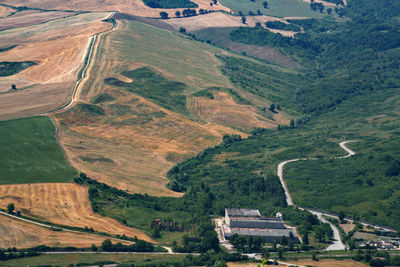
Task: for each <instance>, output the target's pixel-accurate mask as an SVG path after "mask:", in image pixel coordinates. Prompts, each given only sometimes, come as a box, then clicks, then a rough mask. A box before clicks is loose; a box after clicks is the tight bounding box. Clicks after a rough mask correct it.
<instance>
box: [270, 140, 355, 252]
mask: <svg viewBox="0 0 400 267" xmlns="http://www.w3.org/2000/svg"><path fill="white" fill-rule="evenodd" d="M349 142H356V141H343V142H341V143H340V144H339V146H340V147H341V148H343V149H344V150H345V151H346V152H347V155H345V156H337V157H334V159H343V158H348V157H351V156H354V155H355V154H356V152H354V151H353V150H351V149H350V148H348V147H346V144H347V143H349ZM299 160H318V159H317V158H301V159H291V160H286V161H283V162H281V163H279V164H278V168H277V175H278V177H279V180H280V181H281V184H282V187H283V189H284V191H285V196H286V203H287V204H288V205H289V206H293V205H294V203H293V199H292V196H291V195H290V192H289V189H288V188H287V186H286V182H285V180H284V178H283V167H284V166H285V165H286V164H287V163H290V162H295V161H299ZM299 209H302V210H307V211H309V212H311V213H312V214H314V215H316V216H317V217H318V219H319V220H320V221H321V222H324V223H328V224H329V225H330V226H331V228H332V230H333V238H334V240H333V241H332V244H330V245H329V246H328V247H327V248H326V249H325V250H345V249H346V245H345V244H344V243H343V242H342V240H341V239H340V234H339V229H337V227H336V226H335V225H333V224H332V223H331V222H329V221H328V220H326V219H325V217H324V216H327V215H328V214H325V213H323V212H319V211H315V210H310V209H305V208H301V207H299ZM329 216H330V217H332V215H329Z"/></svg>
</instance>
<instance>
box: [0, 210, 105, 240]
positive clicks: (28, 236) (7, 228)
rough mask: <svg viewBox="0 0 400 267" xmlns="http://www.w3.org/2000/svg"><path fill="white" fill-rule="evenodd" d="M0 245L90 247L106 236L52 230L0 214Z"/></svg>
mask: <svg viewBox="0 0 400 267" xmlns="http://www.w3.org/2000/svg"><path fill="white" fill-rule="evenodd" d="M0 236H1V238H0V247H1V248H11V247H16V248H29V247H33V246H38V245H46V246H51V247H68V246H74V247H90V246H91V245H92V244H95V245H97V246H98V245H100V244H101V242H103V241H104V239H107V237H101V236H94V235H88V234H84V233H82V234H78V233H71V232H66V231H53V230H50V229H48V228H45V227H41V226H38V225H34V224H31V223H28V222H23V221H20V220H17V219H13V218H10V217H7V216H4V215H0Z"/></svg>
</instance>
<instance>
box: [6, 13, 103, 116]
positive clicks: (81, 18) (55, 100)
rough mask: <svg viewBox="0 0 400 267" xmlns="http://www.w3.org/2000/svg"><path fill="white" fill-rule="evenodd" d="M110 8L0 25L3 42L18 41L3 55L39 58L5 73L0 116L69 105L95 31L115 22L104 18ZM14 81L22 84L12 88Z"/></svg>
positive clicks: (42, 15) (46, 15)
mask: <svg viewBox="0 0 400 267" xmlns="http://www.w3.org/2000/svg"><path fill="white" fill-rule="evenodd" d="M20 13H22V12H20ZM17 14H18V13H17ZM17 14H16V15H14V16H17ZM61 14H64V13H61ZM61 14H59V13H57V12H55V14H53V12H41V13H38V14H37V16H40V19H50V18H53V17H54V15H57V16H59V15H61ZM66 14H71V13H69V12H68V13H66ZM72 14H73V13H72ZM110 14H111V13H87V14H80V15H76V16H70V17H66V18H59V19H55V20H51V21H48V22H46V23H41V24H37V25H31V26H26V27H19V28H14V29H9V30H3V31H0V47H9V46H11V45H15V46H16V47H14V48H12V49H10V50H8V51H5V52H1V53H0V61H11V62H18V61H33V62H36V63H37V64H36V65H34V66H32V67H29V68H27V69H25V70H23V71H21V72H20V73H17V74H14V75H12V76H7V77H0V92H1V94H0V102H1V103H3V105H1V107H0V119H3V120H5V119H11V118H17V117H23V116H29V115H37V114H39V113H42V112H46V111H49V110H53V109H56V108H57V107H60V106H63V105H65V104H66V103H67V102H68V98H69V96H70V94H71V93H72V89H73V83H74V82H75V81H76V79H77V74H78V72H79V71H80V68H81V66H82V65H83V62H84V59H85V56H86V52H87V49H88V47H89V43H90V39H91V36H92V35H94V34H95V33H99V32H102V31H105V30H107V29H109V28H110V27H111V24H110V23H106V22H102V21H101V20H103V19H105V18H107V17H108V16H109V15H110ZM33 15H34V14H33ZM14 16H11V17H9V18H5V19H13V17H14ZM23 19H24V16H23V15H21V16H17V17H16V18H14V20H16V21H20V20H21V21H23ZM10 23H11V22H10ZM11 84H15V85H16V87H17V90H10V89H11ZM43 97H45V99H43ZM10 101H12V102H11V103H12V105H11V104H10Z"/></svg>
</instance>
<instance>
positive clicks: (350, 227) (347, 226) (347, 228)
mask: <svg viewBox="0 0 400 267" xmlns="http://www.w3.org/2000/svg"><path fill="white" fill-rule="evenodd" d="M355 226H356V225H355V224H352V223H346V224H341V225H340V227H341V228H342V229H343V231H344V232H345V233H346V235H347V234H348V233H349V232H350V231H352V230H353V229H354V227H355Z"/></svg>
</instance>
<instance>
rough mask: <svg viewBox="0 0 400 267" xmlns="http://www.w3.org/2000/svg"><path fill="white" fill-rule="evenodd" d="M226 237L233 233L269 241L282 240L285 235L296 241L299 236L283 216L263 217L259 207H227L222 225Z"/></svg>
mask: <svg viewBox="0 0 400 267" xmlns="http://www.w3.org/2000/svg"><path fill="white" fill-rule="evenodd" d="M221 231H222V234H223V235H224V238H225V239H229V238H230V237H231V236H232V235H234V234H238V235H241V236H253V237H262V238H264V239H265V240H266V241H267V242H277V241H280V240H281V238H282V237H283V236H285V237H286V238H287V239H288V240H291V241H293V242H295V243H298V242H299V238H298V237H297V235H296V232H295V231H294V230H293V229H290V228H287V227H286V226H285V225H284V223H283V220H282V217H281V216H279V217H276V218H272V217H263V216H261V214H260V212H259V210H257V209H234V208H230V209H225V223H224V224H222V225H221Z"/></svg>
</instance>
